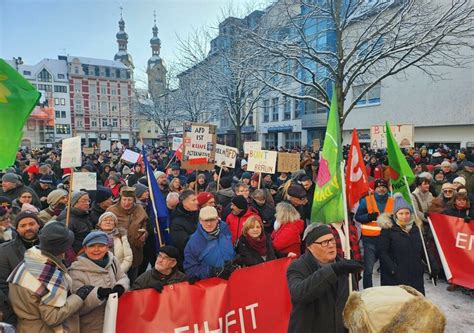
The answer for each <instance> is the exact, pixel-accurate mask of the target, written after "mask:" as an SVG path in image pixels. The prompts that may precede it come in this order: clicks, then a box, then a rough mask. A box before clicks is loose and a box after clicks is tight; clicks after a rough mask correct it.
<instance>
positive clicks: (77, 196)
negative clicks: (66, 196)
mask: <svg viewBox="0 0 474 333" xmlns="http://www.w3.org/2000/svg"><path fill="white" fill-rule="evenodd" d="M85 195H88V193H87V192H84V191H78V192H74V193H73V194H72V198H71V207H74V206H75V205H76V204H77V202H78V201H79V199H81V198H82V197H83V196H85Z"/></svg>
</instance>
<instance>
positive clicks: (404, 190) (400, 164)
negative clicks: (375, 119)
mask: <svg viewBox="0 0 474 333" xmlns="http://www.w3.org/2000/svg"><path fill="white" fill-rule="evenodd" d="M385 127H386V132H387V154H388V165H389V167H390V183H391V184H392V192H393V194H395V193H397V192H400V193H401V194H402V195H403V197H404V198H405V200H406V201H407V202H411V199H410V188H408V186H407V183H406V182H405V179H404V177H406V179H407V182H408V185H411V184H412V183H413V181H414V180H415V175H414V174H413V171H412V169H411V168H410V165H408V162H407V160H406V158H405V155H403V153H402V151H401V150H400V147H399V146H398V143H397V141H396V140H395V137H394V136H393V134H392V129H391V128H390V125H389V123H388V121H387V122H386V123H385Z"/></svg>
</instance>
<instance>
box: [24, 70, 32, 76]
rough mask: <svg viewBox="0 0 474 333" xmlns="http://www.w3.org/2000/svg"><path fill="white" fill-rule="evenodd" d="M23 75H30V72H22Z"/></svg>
mask: <svg viewBox="0 0 474 333" xmlns="http://www.w3.org/2000/svg"><path fill="white" fill-rule="evenodd" d="M23 75H31V72H30V71H23Z"/></svg>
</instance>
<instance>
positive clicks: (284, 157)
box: [277, 153, 300, 172]
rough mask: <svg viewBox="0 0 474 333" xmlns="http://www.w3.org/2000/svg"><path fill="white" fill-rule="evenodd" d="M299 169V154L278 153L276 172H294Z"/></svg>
mask: <svg viewBox="0 0 474 333" xmlns="http://www.w3.org/2000/svg"><path fill="white" fill-rule="evenodd" d="M299 169H300V154H298V153H278V164H277V170H278V172H295V171H298V170H299Z"/></svg>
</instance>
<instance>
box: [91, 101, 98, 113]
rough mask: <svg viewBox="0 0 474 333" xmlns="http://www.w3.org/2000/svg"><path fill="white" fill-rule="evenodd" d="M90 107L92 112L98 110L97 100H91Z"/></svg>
mask: <svg viewBox="0 0 474 333" xmlns="http://www.w3.org/2000/svg"><path fill="white" fill-rule="evenodd" d="M90 109H91V111H92V112H96V111H97V102H96V101H90Z"/></svg>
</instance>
